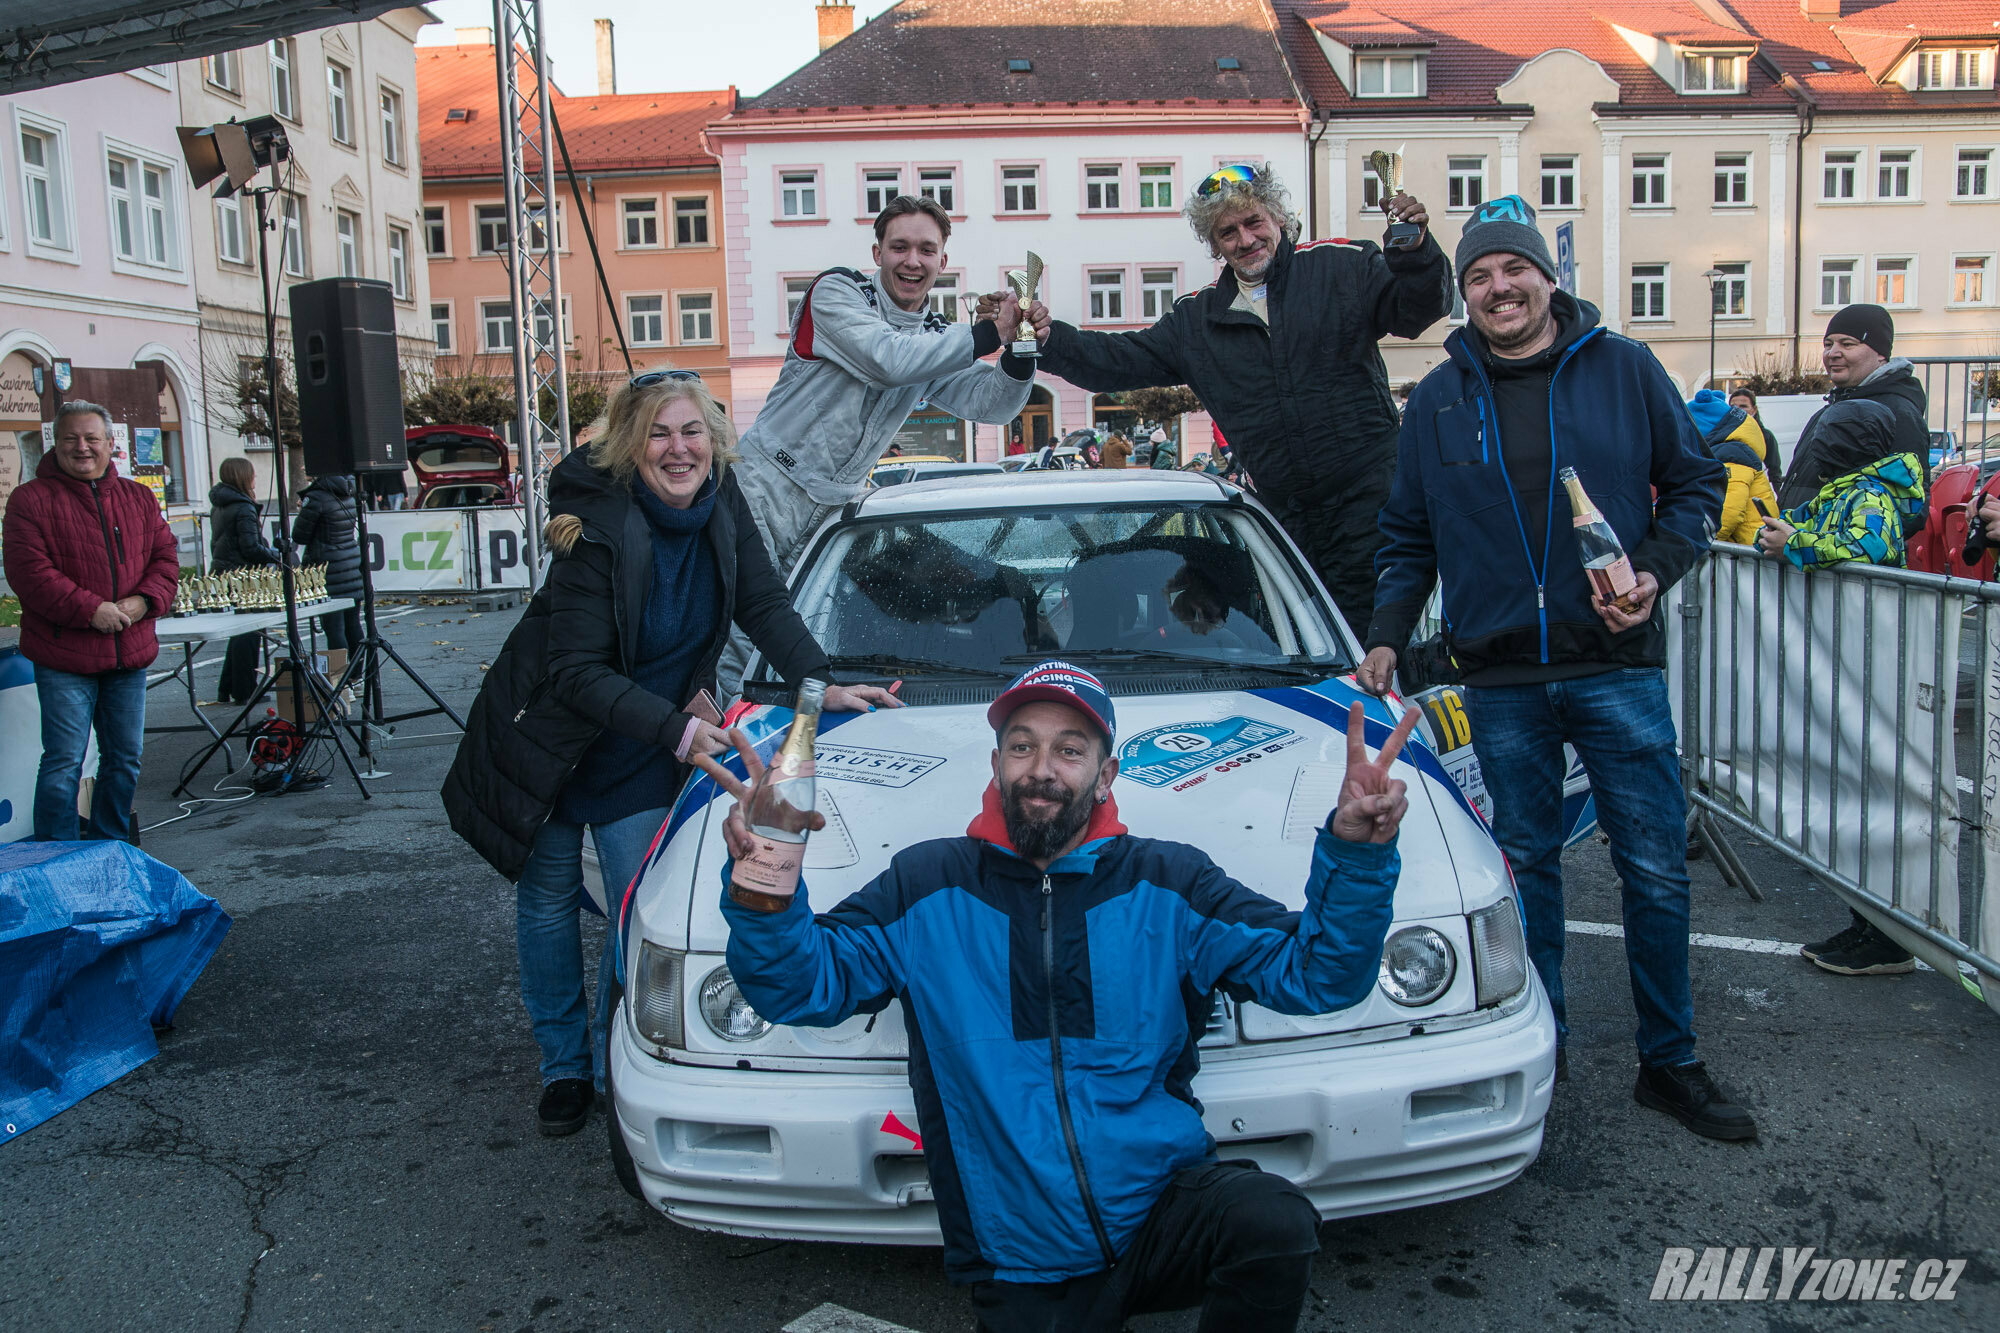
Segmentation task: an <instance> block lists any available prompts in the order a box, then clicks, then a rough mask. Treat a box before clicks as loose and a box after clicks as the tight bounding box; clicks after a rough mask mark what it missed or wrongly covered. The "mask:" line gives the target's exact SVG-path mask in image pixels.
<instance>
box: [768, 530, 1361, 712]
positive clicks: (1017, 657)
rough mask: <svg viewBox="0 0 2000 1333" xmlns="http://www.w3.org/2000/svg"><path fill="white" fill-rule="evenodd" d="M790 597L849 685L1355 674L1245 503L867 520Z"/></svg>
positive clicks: (1316, 601) (835, 535)
mask: <svg viewBox="0 0 2000 1333" xmlns="http://www.w3.org/2000/svg"><path fill="white" fill-rule="evenodd" d="M796 587H797V590H798V591H797V595H796V597H795V604H796V605H797V606H798V608H799V612H800V614H801V615H802V616H803V617H804V618H805V622H806V624H807V626H808V627H809V628H810V629H811V630H812V632H813V635H814V637H815V638H817V639H818V640H819V642H820V644H821V645H822V646H823V647H824V648H825V649H826V651H827V654H828V655H829V656H830V657H831V658H832V659H833V662H834V666H835V668H836V670H838V671H839V672H840V673H841V675H842V677H843V678H847V679H852V678H857V677H861V676H880V675H883V674H886V673H893V674H897V675H903V676H926V675H930V676H938V677H978V676H989V675H990V676H997V677H1002V678H1005V677H1009V676H1013V675H1016V674H1018V673H1019V672H1020V671H1021V670H1022V669H1023V668H1024V667H1025V666H1027V665H1030V664H1032V663H1033V662H1035V661H1037V660H1039V659H1040V658H1042V657H1045V656H1055V655H1060V656H1062V657H1064V658H1067V659H1069V660H1072V661H1075V662H1077V663H1078V664H1079V665H1083V664H1088V665H1090V666H1091V667H1092V669H1093V670H1097V671H1098V672H1099V673H1100V674H1105V675H1107V676H1116V675H1119V674H1128V673H1131V672H1152V673H1158V672H1160V671H1162V670H1166V671H1175V670H1188V669H1193V670H1196V671H1201V670H1209V669H1213V668H1219V667H1233V668H1243V669H1249V670H1259V669H1263V670H1270V669H1276V670H1279V671H1284V672H1296V673H1298V674H1311V675H1313V676H1318V677H1323V676H1327V675H1334V674H1338V673H1339V672H1341V671H1344V670H1347V669H1349V667H1350V664H1349V663H1348V661H1347V650H1346V647H1345V645H1344V643H1343V641H1342V640H1341V637H1340V635H1339V634H1338V633H1337V632H1336V631H1335V629H1334V627H1333V621H1332V617H1331V616H1330V615H1329V614H1328V612H1327V610H1326V608H1325V607H1324V606H1323V605H1322V602H1321V598H1320V595H1319V593H1318V591H1317V590H1316V589H1313V588H1312V587H1311V585H1309V584H1308V583H1307V582H1306V581H1305V580H1304V579H1303V578H1302V577H1301V576H1300V574H1299V572H1298V570H1297V568H1296V566H1295V565H1294V563H1293V560H1292V559H1291V557H1290V556H1289V554H1288V553H1287V552H1286V551H1285V549H1284V547H1283V546H1282V545H1281V543H1280V541H1279V539H1278V538H1277V536H1276V534H1275V531H1274V530H1273V529H1272V527H1271V526H1270V523H1269V520H1268V519H1266V518H1264V517H1263V516H1262V515H1261V514H1260V513H1259V512H1258V511H1256V510H1254V509H1251V508H1249V507H1248V506H1245V505H1242V504H1231V503H1225V502H1216V503H1195V504H1189V503H1184V502H1179V503H1175V502H1154V503H1146V504H1104V505H1090V506H1085V505H1076V506H1069V507H1063V508H1057V509H1053V510H1050V509H1041V510H1032V509H1012V510H987V511H981V512H977V513H966V514H956V515H953V514H943V515H932V514H926V515H924V516H922V517H906V518H896V517H889V518H881V519H873V520H870V519H861V520H857V521H853V522H849V523H846V524H843V525H841V526H839V527H837V528H835V529H834V530H833V531H832V532H831V533H830V534H829V536H828V537H827V539H826V540H825V541H823V542H822V543H820V545H819V547H818V548H817V550H816V551H815V552H814V553H813V555H812V557H811V558H810V563H809V564H808V566H807V567H806V568H805V569H804V570H803V571H802V572H801V574H800V577H799V580H798V582H797V585H796ZM760 676H761V677H762V678H763V679H765V680H770V679H771V676H770V673H769V672H768V670H766V671H763V672H760Z"/></svg>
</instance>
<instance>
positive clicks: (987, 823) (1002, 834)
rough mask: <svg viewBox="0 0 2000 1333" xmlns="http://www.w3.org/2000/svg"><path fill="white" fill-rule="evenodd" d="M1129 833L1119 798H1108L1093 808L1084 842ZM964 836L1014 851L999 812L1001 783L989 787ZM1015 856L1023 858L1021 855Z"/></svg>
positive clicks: (1084, 832)
mask: <svg viewBox="0 0 2000 1333" xmlns="http://www.w3.org/2000/svg"><path fill="white" fill-rule="evenodd" d="M1130 832H1131V830H1130V829H1128V828H1126V827H1125V822H1124V821H1123V820H1121V819H1120V818H1118V798H1117V797H1116V796H1106V797H1105V798H1104V799H1103V801H1101V802H1099V803H1098V804H1096V805H1093V806H1091V807H1090V822H1089V823H1088V824H1086V825H1084V829H1083V840H1084V841H1085V842H1096V841H1097V840H1098V839H1099V838H1115V837H1117V836H1118V835H1119V834H1121V833H1130ZM965 836H966V837H968V838H978V839H979V840H980V841H981V842H990V843H992V844H993V845H994V846H995V847H1003V848H1005V849H1006V850H1008V851H1010V852H1013V851H1014V844H1013V843H1011V842H1009V841H1008V840H1007V817H1006V816H1005V815H1004V814H1002V813H1001V812H1000V784H999V783H998V782H997V781H996V782H989V783H987V784H986V794H985V795H984V796H983V797H981V798H980V803H979V813H978V814H977V815H975V816H973V820H972V822H971V823H970V824H967V825H966V826H965ZM1014 854H1015V855H1016V856H1019V855H1020V853H1019V852H1014Z"/></svg>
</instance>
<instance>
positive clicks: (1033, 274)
mask: <svg viewBox="0 0 2000 1333" xmlns="http://www.w3.org/2000/svg"><path fill="white" fill-rule="evenodd" d="M1042 269H1043V264H1042V257H1041V256H1040V255H1038V254H1036V253H1035V252H1034V251H1033V250H1030V251H1028V266H1027V267H1026V268H1024V269H1022V268H1017V269H1011V270H1009V271H1008V273H1007V285H1008V286H1009V287H1012V288H1013V289H1014V296H1015V298H1016V299H1017V300H1019V301H1020V303H1021V322H1020V324H1019V325H1018V326H1016V328H1015V330H1014V341H1013V342H1011V343H1009V344H1008V346H1007V350H1008V351H1009V352H1011V353H1013V354H1014V355H1015V356H1018V357H1022V358H1026V359H1030V360H1032V359H1033V358H1035V357H1039V356H1040V355H1041V354H1042V345H1041V344H1040V343H1038V342H1036V341H1035V326H1034V325H1033V324H1030V323H1029V322H1028V307H1029V306H1031V305H1033V304H1034V303H1035V292H1036V289H1038V288H1039V287H1040V286H1041V285H1042Z"/></svg>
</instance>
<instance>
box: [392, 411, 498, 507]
mask: <svg viewBox="0 0 2000 1333" xmlns="http://www.w3.org/2000/svg"><path fill="white" fill-rule="evenodd" d="M403 441H404V447H405V450H406V451H407V453H408V456H409V460H410V470H411V471H412V472H414V473H416V475H417V495H416V501H415V503H414V506H413V507H414V508H417V509H477V508H484V507H487V506H493V505H511V504H514V503H516V502H517V501H518V500H519V499H520V480H519V478H517V477H516V476H515V475H514V471H513V466H512V454H511V453H510V451H509V450H508V448H507V442H506V441H505V440H503V439H501V438H500V436H498V435H496V434H495V433H494V432H492V431H490V430H488V429H486V428H485V427H484V426H412V427H410V428H409V429H408V430H406V431H404V432H403Z"/></svg>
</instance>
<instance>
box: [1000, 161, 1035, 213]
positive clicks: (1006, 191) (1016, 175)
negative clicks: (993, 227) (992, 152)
mask: <svg viewBox="0 0 2000 1333" xmlns="http://www.w3.org/2000/svg"><path fill="white" fill-rule="evenodd" d="M1041 181H1042V169H1041V168H1040V167H1002V168H1000V211H1001V212H1002V213H1037V212H1040V211H1041V210H1040V208H1039V207H1038V206H1037V205H1038V204H1039V203H1040V198H1041Z"/></svg>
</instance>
